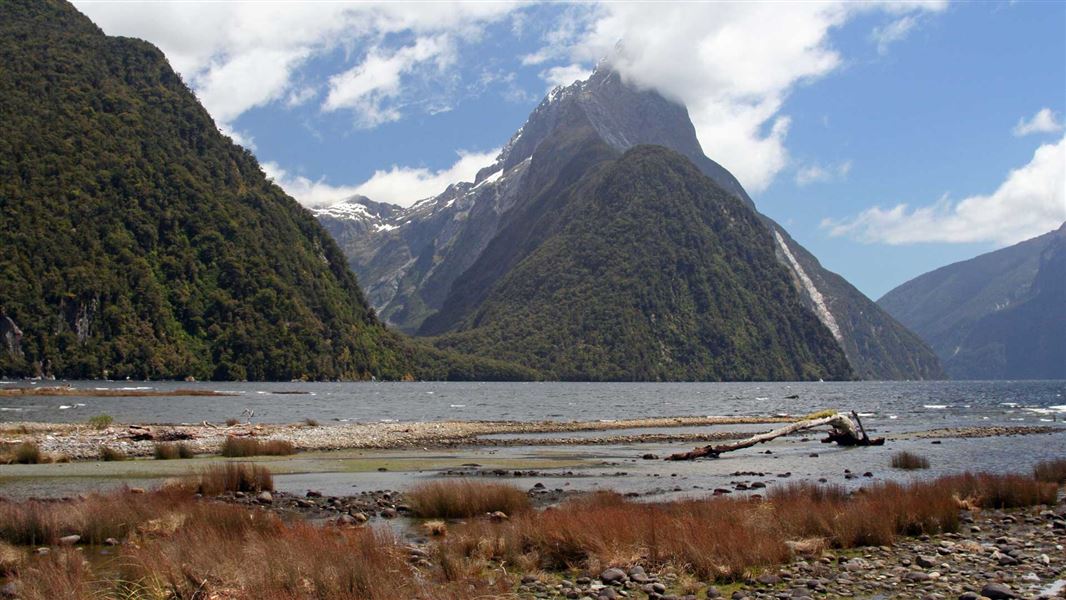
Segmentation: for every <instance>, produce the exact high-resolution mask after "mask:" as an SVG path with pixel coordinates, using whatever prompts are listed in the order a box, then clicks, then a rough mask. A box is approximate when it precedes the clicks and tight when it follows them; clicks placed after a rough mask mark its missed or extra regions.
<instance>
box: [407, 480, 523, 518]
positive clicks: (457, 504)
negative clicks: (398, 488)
mask: <svg viewBox="0 0 1066 600" xmlns="http://www.w3.org/2000/svg"><path fill="white" fill-rule="evenodd" d="M406 498H407V503H408V504H409V505H410V506H411V509H412V510H413V511H414V512H415V514H417V515H418V516H420V517H422V518H423V519H465V518H469V517H476V516H480V515H484V514H485V513H491V512H496V511H500V512H503V513H506V514H507V515H508V516H512V515H514V514H517V513H521V512H525V511H527V510H529V508H530V503H529V497H528V496H527V495H526V494H525V492H523V491H522V490H520V489H518V488H516V487H514V486H511V485H506V484H502V483H483V482H478V481H470V480H453V481H433V482H430V483H423V484H421V485H418V486H415V487H414V488H412V489H411V490H409V491H408V492H407V494H406Z"/></svg>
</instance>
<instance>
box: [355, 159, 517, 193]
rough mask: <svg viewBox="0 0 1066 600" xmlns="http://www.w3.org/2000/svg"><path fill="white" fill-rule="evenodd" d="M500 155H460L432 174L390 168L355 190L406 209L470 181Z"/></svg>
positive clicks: (416, 169) (415, 169)
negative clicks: (460, 182)
mask: <svg viewBox="0 0 1066 600" xmlns="http://www.w3.org/2000/svg"><path fill="white" fill-rule="evenodd" d="M499 153H500V149H499V148H495V149H493V150H489V151H488V152H465V151H460V152H459V160H457V161H455V163H454V164H452V166H450V167H448V168H446V169H441V170H439V171H434V170H431V169H427V168H425V167H399V166H393V167H392V168H391V169H388V170H378V171H375V172H374V174H373V175H372V176H371V177H370V179H368V180H367V181H365V182H363V183H362V184H360V185H358V186H357V187H356V191H357V193H359V194H362V195H364V196H366V197H367V198H370V199H371V200H377V201H378V202H391V203H393V204H399V205H401V206H409V205H411V204H414V203H415V202H417V201H419V200H422V199H423V198H429V197H431V196H436V195H437V194H439V193H441V192H443V191H444V190H445V188H447V187H448V186H449V185H451V184H453V183H456V182H459V181H473V180H474V177H475V176H476V175H477V172H478V171H479V170H480V169H481V168H482V167H486V166H488V165H490V164H492V162H493V161H494V160H496V156H498V155H499Z"/></svg>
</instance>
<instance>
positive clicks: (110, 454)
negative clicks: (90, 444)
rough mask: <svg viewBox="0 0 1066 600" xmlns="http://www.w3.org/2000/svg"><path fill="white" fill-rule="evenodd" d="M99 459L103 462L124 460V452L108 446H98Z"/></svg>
mask: <svg viewBox="0 0 1066 600" xmlns="http://www.w3.org/2000/svg"><path fill="white" fill-rule="evenodd" d="M100 460H102V461H104V462H112V461H116V460H126V453H125V452H123V451H121V450H118V449H117V448H111V447H110V446H100Z"/></svg>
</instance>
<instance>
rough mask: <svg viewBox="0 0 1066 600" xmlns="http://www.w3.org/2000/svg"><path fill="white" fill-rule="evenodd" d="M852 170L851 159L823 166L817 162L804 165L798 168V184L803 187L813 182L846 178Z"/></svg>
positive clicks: (826, 181)
mask: <svg viewBox="0 0 1066 600" xmlns="http://www.w3.org/2000/svg"><path fill="white" fill-rule="evenodd" d="M850 172H851V161H850V160H846V161H844V162H841V163H837V164H835V165H828V166H822V165H820V164H817V163H814V164H809V165H804V166H802V167H800V168H799V169H797V170H796V185H798V186H801V187H802V186H806V185H810V184H812V183H828V182H830V181H839V180H842V179H846V178H847V176H848V173H850Z"/></svg>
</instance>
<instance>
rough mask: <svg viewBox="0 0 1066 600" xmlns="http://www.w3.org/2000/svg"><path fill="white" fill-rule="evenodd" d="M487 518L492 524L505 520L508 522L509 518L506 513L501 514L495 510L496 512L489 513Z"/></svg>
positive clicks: (500, 511)
mask: <svg viewBox="0 0 1066 600" xmlns="http://www.w3.org/2000/svg"><path fill="white" fill-rule="evenodd" d="M488 516H489V520H490V521H492V522H493V523H500V522H502V521H506V520H508V519H509V518H510V517H508V516H507V513H505V512H503V511H502V510H497V511H493V512H490V513H489V514H488Z"/></svg>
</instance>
